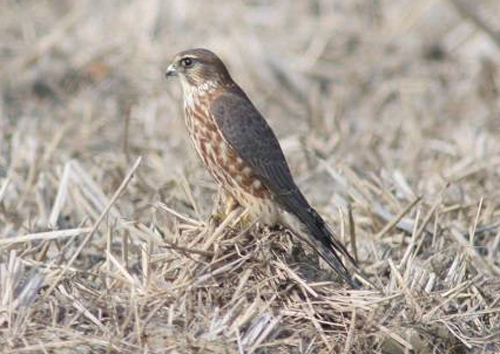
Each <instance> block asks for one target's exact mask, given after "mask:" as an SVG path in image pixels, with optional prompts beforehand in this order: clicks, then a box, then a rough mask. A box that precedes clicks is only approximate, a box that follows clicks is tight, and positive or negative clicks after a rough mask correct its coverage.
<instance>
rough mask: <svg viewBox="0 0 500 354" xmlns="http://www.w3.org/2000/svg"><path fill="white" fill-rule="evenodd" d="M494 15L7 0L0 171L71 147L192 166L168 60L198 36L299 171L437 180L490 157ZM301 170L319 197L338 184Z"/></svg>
mask: <svg viewBox="0 0 500 354" xmlns="http://www.w3.org/2000/svg"><path fill="white" fill-rule="evenodd" d="M499 18H500V3H498V1H494V0H483V1H477V2H474V4H472V3H471V4H468V2H467V1H459V0H454V1H451V0H448V1H445V0H441V1H437V0H425V1H419V2H415V1H410V0H408V1H401V0H398V1H383V0H371V1H326V0H324V1H321V0H315V1H286V0H279V1H231V2H226V1H210V2H207V1H181V0H179V1H160V0H150V1H140V2H139V1H105V2H101V1H84V2H83V1H48V0H42V1H27V0H24V1H10V0H5V1H2V2H1V4H0V19H1V21H0V34H1V38H2V40H1V42H0V97H1V101H0V117H1V120H0V138H1V139H2V140H1V145H0V149H1V150H0V151H1V154H0V159H1V160H0V177H6V176H7V175H8V174H11V176H12V177H14V175H16V174H21V175H24V178H21V180H24V179H25V177H26V175H25V174H26V173H27V171H24V170H23V166H31V165H32V164H31V162H30V161H35V160H36V161H38V162H39V164H38V165H37V168H36V169H35V170H37V169H42V170H44V169H47V168H49V166H50V165H54V164H57V163H62V162H64V161H67V160H68V159H70V158H72V157H77V158H78V159H79V160H80V161H83V162H85V163H87V162H88V163H89V164H92V165H93V164H99V165H100V167H101V168H102V173H103V174H105V175H106V174H109V173H108V172H110V173H111V172H112V171H107V170H108V169H109V170H113V168H114V167H116V165H117V164H121V163H122V162H123V159H124V158H129V159H130V157H133V156H137V155H143V156H146V157H147V162H148V164H149V166H150V167H151V168H152V172H151V173H153V175H154V178H153V179H152V181H153V182H152V183H153V185H154V186H161V185H164V184H165V183H167V182H168V180H169V179H171V178H177V177H178V174H179V173H180V171H184V172H182V173H191V172H192V173H195V174H197V172H196V171H198V170H199V164H198V161H197V158H196V157H195V155H194V153H193V152H192V149H191V146H190V145H189V144H188V143H187V141H188V140H187V135H186V131H185V128H184V126H183V117H182V109H181V108H182V105H181V98H180V85H179V83H178V82H176V81H175V80H171V81H167V80H165V78H164V75H163V73H164V71H165V69H166V67H167V65H168V63H169V60H170V59H171V58H172V57H173V56H174V55H175V54H176V53H177V52H179V51H181V50H185V49H188V48H193V47H205V48H209V49H211V50H213V51H214V52H216V53H217V54H219V56H220V57H221V58H222V59H223V60H224V61H225V62H226V64H227V65H228V67H229V69H230V71H231V73H232V75H233V77H234V78H235V80H236V81H237V82H238V83H240V85H241V86H242V87H243V88H244V89H245V90H246V91H247V92H248V94H249V95H250V97H251V99H252V100H253V101H254V103H255V104H256V105H257V107H258V108H259V109H260V110H261V111H262V113H263V114H264V116H265V117H267V119H268V121H269V122H270V124H271V126H272V127H273V128H274V129H275V131H276V132H277V134H278V136H279V137H280V139H281V141H282V143H283V146H284V148H285V153H286V155H287V156H288V158H289V160H290V163H291V165H292V167H293V169H294V171H295V172H296V175H297V176H299V180H300V177H301V176H302V178H303V179H308V178H312V179H318V178H320V177H319V176H318V175H313V176H311V175H310V174H309V173H308V172H307V171H309V170H311V168H312V167H314V166H316V165H317V164H318V160H317V159H315V158H314V157H316V156H317V157H320V158H321V159H325V160H327V161H328V162H329V163H330V164H331V165H332V166H333V167H337V166H338V165H341V164H348V165H349V166H352V167H355V168H359V169H360V170H362V171H363V172H364V173H366V174H370V173H375V174H380V173H381V172H382V171H383V170H389V171H393V170H394V171H397V172H398V173H399V172H401V173H402V174H403V175H404V177H405V179H407V180H408V181H409V183H410V184H411V185H412V188H414V189H415V191H416V192H421V191H427V190H429V188H430V190H432V191H437V190H439V189H441V188H443V186H444V183H445V182H446V181H447V180H449V179H453V177H454V176H453V174H460V172H461V168H462V169H463V168H465V167H467V166H468V165H467V163H470V162H471V161H474V160H476V161H477V159H479V160H481V161H487V159H488V158H493V156H496V160H498V159H499V155H498V154H499V153H500V143H499V138H498V136H499V134H500V118H499V95H498V92H499V91H498V90H499V82H500V76H499V75H500V74H499V69H498V66H499V62H500V59H499V58H500V57H499V45H500V42H499V31H500V27H499V23H500V22H499V21H498V20H499ZM478 20H479V22H478ZM482 25H483V26H486V28H484V27H481V26H482ZM186 157H189V158H188V159H186ZM25 160H29V161H25ZM14 161H15V165H14V166H13V165H12V164H13V162H14ZM458 161H462V162H463V163H464V164H466V165H467V166H461V165H460V164H458V165H457V162H458ZM311 164H312V165H311ZM42 165H43V166H42ZM457 170H458V171H457ZM186 171H188V172H186ZM33 172H37V171H33ZM497 172H498V170H497V169H496V170H495V173H497ZM391 173H392V172H391ZM111 174H112V173H111ZM35 175H36V173H35ZM176 176H177V177H176ZM196 176H198V175H196ZM204 176H205V175H204V174H203V173H202V174H200V175H199V176H198V177H199V178H201V179H204V178H205V177H204ZM198 177H196V178H198ZM206 181H210V180H209V179H206ZM318 181H320V180H318ZM208 183H210V182H208ZM302 184H304V188H306V189H311V190H310V191H308V193H311V194H312V195H316V194H317V195H316V198H318V202H320V203H326V202H327V201H328V200H329V198H330V195H331V193H333V189H330V188H327V189H326V191H322V192H323V193H315V192H318V191H319V188H317V187H314V183H313V184H311V183H302ZM154 186H153V187H154ZM483 187H484V188H485V189H488V182H487V181H485V183H484V185H483ZM489 191H490V192H492V193H499V191H498V188H492V189H491V190H489ZM325 192H326V196H325V194H324V193H325ZM483 192H485V191H483ZM322 197H324V198H323V200H319V199H321V198H322Z"/></svg>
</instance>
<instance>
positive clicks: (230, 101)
mask: <svg viewBox="0 0 500 354" xmlns="http://www.w3.org/2000/svg"><path fill="white" fill-rule="evenodd" d="M210 113H211V114H212V116H213V117H214V119H215V121H216V123H217V126H218V127H219V129H220V131H221V133H222V135H223V138H224V139H225V140H226V141H227V142H228V143H229V144H230V145H231V146H232V147H233V148H234V149H235V150H236V151H237V153H238V154H239V155H240V157H241V158H242V159H243V161H245V162H246V163H247V164H248V165H250V167H251V168H252V170H253V172H254V173H255V174H256V175H258V176H259V177H260V178H261V179H262V182H263V183H264V185H265V186H266V187H267V188H268V189H269V190H270V191H271V193H272V194H273V195H274V198H275V200H276V201H277V202H278V203H279V204H280V205H281V206H282V207H283V208H284V209H285V210H286V211H288V212H289V213H291V214H293V215H295V216H296V217H297V218H298V219H299V220H300V221H301V223H303V224H304V225H305V226H306V227H307V228H308V229H309V232H310V234H311V236H312V237H311V241H312V242H313V244H314V246H315V248H316V250H317V252H318V253H319V254H320V255H321V256H322V257H323V258H324V259H325V260H326V261H327V262H328V263H329V264H330V265H331V266H332V268H334V269H335V270H336V271H337V272H338V273H339V274H340V275H341V276H342V278H344V279H345V280H346V281H347V282H348V283H349V284H351V285H352V286H353V287H355V284H354V282H353V281H352V279H351V277H350V275H349V273H348V271H347V269H346V268H345V266H344V264H343V263H342V261H341V259H340V258H339V256H338V254H337V253H336V251H340V252H341V253H343V254H344V255H345V256H347V257H348V258H349V260H350V261H351V262H352V263H353V264H355V262H354V259H353V258H352V257H351V256H350V255H349V253H348V252H347V250H346V249H345V248H344V246H343V245H342V244H341V243H340V242H338V241H337V240H336V239H335V237H334V236H333V233H332V231H331V230H330V229H329V228H328V226H327V224H326V223H325V222H324V221H323V219H322V218H321V217H320V216H319V215H318V213H317V212H316V211H315V210H314V209H313V208H311V206H310V205H309V203H308V202H307V200H306V199H305V197H304V196H303V195H302V193H301V192H300V190H299V189H298V187H297V185H296V184H295V182H294V180H293V177H292V174H291V172H290V168H289V167H288V164H287V162H286V159H285V156H284V154H283V151H282V149H281V146H280V144H279V142H278V139H277V138H276V136H275V134H274V132H273V131H272V129H271V127H270V126H269V125H268V124H267V122H266V121H265V119H264V118H263V117H262V115H261V114H260V113H259V111H258V110H257V109H256V108H255V107H254V105H253V104H252V102H251V101H250V100H249V99H248V97H247V96H246V95H245V93H244V92H243V91H242V90H241V89H239V88H237V87H236V88H235V89H232V90H226V92H224V93H223V94H221V95H220V96H219V97H218V98H216V99H215V100H214V101H213V102H212V104H211V106H210Z"/></svg>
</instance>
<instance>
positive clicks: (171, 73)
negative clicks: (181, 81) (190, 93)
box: [165, 64, 177, 78]
mask: <svg viewBox="0 0 500 354" xmlns="http://www.w3.org/2000/svg"><path fill="white" fill-rule="evenodd" d="M165 76H166V77H167V78H169V77H171V76H177V68H176V67H175V65H174V64H170V66H169V67H168V69H167V71H166V72H165Z"/></svg>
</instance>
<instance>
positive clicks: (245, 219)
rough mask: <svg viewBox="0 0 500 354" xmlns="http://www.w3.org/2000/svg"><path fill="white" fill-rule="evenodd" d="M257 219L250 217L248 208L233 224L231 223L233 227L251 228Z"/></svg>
mask: <svg viewBox="0 0 500 354" xmlns="http://www.w3.org/2000/svg"><path fill="white" fill-rule="evenodd" d="M256 221H257V220H255V219H252V218H251V217H250V213H249V212H248V209H245V211H244V212H243V213H241V215H240V216H239V217H237V218H236V219H235V220H234V221H233V224H232V225H231V226H232V227H237V226H238V227H239V228H240V229H242V230H244V229H246V228H249V227H250V226H252V225H253V224H255V222H256Z"/></svg>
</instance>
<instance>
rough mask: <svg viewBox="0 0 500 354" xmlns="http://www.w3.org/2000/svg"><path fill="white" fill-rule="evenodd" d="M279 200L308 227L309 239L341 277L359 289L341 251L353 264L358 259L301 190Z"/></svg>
mask: <svg viewBox="0 0 500 354" xmlns="http://www.w3.org/2000/svg"><path fill="white" fill-rule="evenodd" d="M278 202H279V203H280V204H281V205H282V206H283V207H284V208H285V210H286V211H288V212H289V213H290V214H292V215H293V216H295V217H296V218H297V219H298V220H299V221H300V223H301V224H302V225H303V226H304V227H305V228H306V229H307V235H308V237H309V241H310V242H311V243H312V245H313V247H314V249H315V251H316V252H318V254H319V255H320V256H321V257H322V258H323V259H324V260H325V261H326V262H327V263H328V264H329V265H330V267H332V268H333V269H334V270H335V271H336V272H337V274H339V275H340V277H341V278H342V279H343V280H344V281H345V282H346V283H348V284H349V285H350V286H351V287H352V288H354V289H358V288H359V287H358V285H357V284H356V283H355V282H354V280H353V279H352V277H351V275H350V274H349V271H348V270H347V268H346V266H345V265H344V263H343V262H342V260H341V258H340V256H339V253H340V254H342V255H343V256H345V257H346V258H347V259H348V260H349V261H350V262H351V263H352V264H353V265H355V266H356V261H355V260H354V258H353V257H352V256H351V255H350V254H349V252H348V251H347V250H346V248H345V247H344V246H343V245H342V244H341V243H340V242H339V241H338V240H337V239H336V238H335V235H334V234H333V231H332V230H331V229H330V228H329V227H328V225H327V224H326V222H325V221H324V220H323V218H322V217H321V216H320V215H319V214H318V213H317V212H316V210H314V209H313V208H312V207H311V206H310V205H309V203H308V202H307V200H306V199H305V198H304V196H303V195H302V194H301V193H300V191H296V193H293V194H288V195H282V196H280V198H278Z"/></svg>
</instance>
